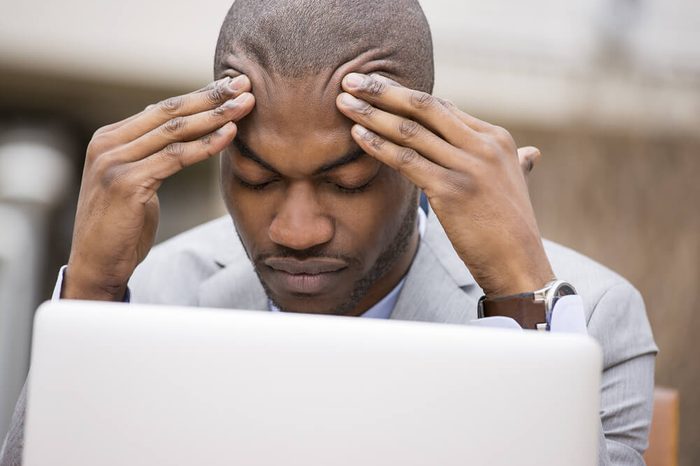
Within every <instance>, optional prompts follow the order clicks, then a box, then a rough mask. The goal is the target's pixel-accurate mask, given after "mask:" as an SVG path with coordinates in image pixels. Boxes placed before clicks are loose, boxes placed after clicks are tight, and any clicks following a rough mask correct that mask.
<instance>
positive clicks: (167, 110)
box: [111, 75, 250, 142]
mask: <svg viewBox="0 0 700 466" xmlns="http://www.w3.org/2000/svg"><path fill="white" fill-rule="evenodd" d="M248 91H250V80H249V79H248V77H246V76H245V75H241V76H238V77H236V78H234V79H230V78H229V79H226V78H225V79H222V80H219V81H217V82H216V83H215V85H214V86H212V87H211V88H210V89H208V90H203V91H200V92H193V93H190V94H184V95H181V96H177V97H171V98H169V99H165V100H163V101H161V102H159V103H157V104H154V105H151V106H149V107H146V109H145V110H144V111H143V112H141V113H140V114H139V115H136V117H135V118H132V119H130V120H129V121H127V122H125V123H124V124H122V125H121V126H119V127H117V128H114V129H113V130H112V131H111V133H112V134H111V137H113V138H114V139H115V140H116V141H121V142H128V141H133V140H134V139H136V138H138V137H140V136H143V135H144V134H146V133H148V132H149V131H152V130H153V129H155V128H157V127H159V126H160V125H162V124H164V123H165V122H167V121H168V120H171V119H173V118H176V117H180V116H187V115H193V114H195V113H200V112H204V111H206V110H211V109H214V108H216V107H218V106H220V105H221V104H223V103H224V102H226V101H227V100H230V99H232V98H235V97H238V96H239V95H241V94H243V93H245V92H248Z"/></svg>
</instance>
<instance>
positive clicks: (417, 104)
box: [411, 91, 435, 109]
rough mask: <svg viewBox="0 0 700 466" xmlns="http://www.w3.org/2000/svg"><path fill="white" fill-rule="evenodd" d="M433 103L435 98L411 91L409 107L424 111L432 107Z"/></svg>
mask: <svg viewBox="0 0 700 466" xmlns="http://www.w3.org/2000/svg"><path fill="white" fill-rule="evenodd" d="M434 103H435V97H433V96H432V95H430V94H428V93H426V92H421V91H413V92H411V105H412V106H413V107H414V108H416V109H424V108H428V107H430V106H432V105H433V104H434Z"/></svg>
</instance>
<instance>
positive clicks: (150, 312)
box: [24, 301, 602, 466]
mask: <svg viewBox="0 0 700 466" xmlns="http://www.w3.org/2000/svg"><path fill="white" fill-rule="evenodd" d="M601 364H602V355H601V350H600V348H599V346H598V345H597V344H596V343H595V342H594V341H593V340H592V339H590V338H589V337H586V336H579V335H557V334H548V333H545V332H534V331H514V330H503V329H485V328H470V327H469V326H459V325H450V324H435V323H418V322H404V321H395V320H390V321H384V320H375V319H360V318H350V317H336V316H316V315H300V314H288V313H272V312H261V311H245V310H223V309H203V308H181V307H173V306H152V305H148V306H147V305H135V304H117V303H97V302H80V301H60V302H48V303H45V304H43V305H42V306H41V307H40V308H39V310H38V313H37V316H36V319H35V330H34V342H33V352H32V366H31V373H30V379H29V391H28V412H27V418H26V431H25V432H26V433H25V435H26V439H25V451H24V454H25V456H24V464H25V466H45V465H47V464H50V465H52V466H117V465H119V466H124V465H129V466H142V465H143V466H155V465H162V466H180V465H182V466H185V465H187V466H192V465H206V466H218V465H221V466H224V465H226V466H236V465H241V466H258V465H259V466H283V465H287V466H302V465H303V466H331V465H332V466H387V465H401V466H414V465H415V466H431V465H439V466H456V465H460V466H463V465H465V464H475V465H491V466H501V465H503V466H505V465H508V466H512V465H523V466H525V465H533V466H535V465H536V466H547V465H552V466H555V465H556V466H561V465H564V464H565V465H569V466H593V465H595V464H597V447H598V441H599V429H600V419H599V414H598V409H599V390H600V373H601Z"/></svg>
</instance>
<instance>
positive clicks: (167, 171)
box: [136, 122, 238, 182]
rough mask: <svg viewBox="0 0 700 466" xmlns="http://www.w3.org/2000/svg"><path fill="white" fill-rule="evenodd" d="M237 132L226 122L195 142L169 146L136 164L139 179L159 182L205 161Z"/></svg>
mask: <svg viewBox="0 0 700 466" xmlns="http://www.w3.org/2000/svg"><path fill="white" fill-rule="evenodd" d="M237 130H238V128H237V127H236V125H235V124H234V123H233V122H228V123H226V124H225V125H223V126H222V127H221V128H219V129H217V130H216V131H214V132H213V133H211V134H208V135H206V136H204V137H202V138H200V139H198V140H196V141H190V142H175V143H172V144H169V145H168V146H166V147H164V148H163V149H162V150H161V151H159V152H157V153H155V154H153V155H152V156H151V157H148V158H147V159H143V160H141V161H139V162H136V164H138V165H139V173H140V177H141V178H143V181H146V182H148V181H152V180H156V181H159V182H160V181H163V180H165V179H166V178H168V177H170V176H172V175H174V174H175V173H177V172H179V171H181V170H183V169H184V168H187V167H189V166H192V165H194V164H196V163H199V162H202V161H204V160H207V159H209V158H210V157H212V156H214V155H216V154H218V153H219V152H221V151H222V150H224V148H226V147H227V146H228V145H229V144H231V141H233V139H234V137H235V136H236V132H237Z"/></svg>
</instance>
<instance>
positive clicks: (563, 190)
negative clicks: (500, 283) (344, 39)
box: [0, 0, 700, 466]
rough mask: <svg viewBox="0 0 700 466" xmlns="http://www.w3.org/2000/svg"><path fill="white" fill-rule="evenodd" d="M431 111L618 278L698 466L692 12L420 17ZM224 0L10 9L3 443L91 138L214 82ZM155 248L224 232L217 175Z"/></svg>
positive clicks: (496, 10)
mask: <svg viewBox="0 0 700 466" xmlns="http://www.w3.org/2000/svg"><path fill="white" fill-rule="evenodd" d="M422 3H423V6H424V8H425V10H426V14H427V16H428V19H429V21H430V23H431V25H432V28H433V34H434V40H435V53H436V62H437V85H436V90H435V92H436V94H438V95H441V96H443V97H446V98H449V99H451V100H452V101H454V102H455V103H457V104H458V105H459V106H460V107H461V108H462V109H464V110H465V111H467V112H469V113H472V114H474V115H476V116H478V117H480V118H482V119H485V120H488V121H491V122H493V123H496V124H499V125H501V126H504V127H506V128H508V129H509V130H511V132H512V133H513V135H514V136H515V137H516V141H517V142H518V143H519V144H520V145H536V146H538V147H540V149H542V151H543V154H544V159H543V160H542V162H541V164H540V165H539V166H538V167H537V168H536V170H535V173H534V175H533V176H532V180H531V184H530V186H531V190H532V196H533V200H534V203H535V208H536V210H537V213H538V219H539V222H540V225H541V228H542V230H543V232H544V234H545V236H547V237H549V238H551V239H553V240H556V241H559V242H561V243H564V244H566V245H568V246H571V247H574V248H576V249H578V250H580V251H582V252H584V253H586V254H588V255H590V256H591V257H593V258H594V259H596V260H598V261H600V262H602V263H603V264H606V265H607V266H609V267H611V268H613V269H614V270H616V271H618V272H620V273H621V274H622V275H624V276H626V277H627V278H628V279H630V281H632V283H633V284H634V285H636V286H637V287H638V288H639V289H640V290H641V292H642V294H643V295H644V297H645V299H646V302H647V306H648V312H649V316H650V320H651V322H652V327H653V328H654V332H655V336H656V339H657V342H658V344H659V346H660V347H661V353H660V355H659V359H658V364H657V383H658V384H661V385H668V386H672V387H675V388H678V389H680V390H681V419H682V426H681V450H682V454H681V464H683V465H686V466H690V465H691V464H700V444H698V442H697V439H698V438H700V395H698V392H697V390H696V387H697V386H698V385H699V384H700V365H698V363H696V362H695V361H694V358H693V357H692V355H693V354H695V355H697V354H700V338H697V334H698V333H700V316H698V312H697V310H698V308H700V293H699V292H698V291H697V288H696V286H697V284H698V283H700V182H698V180H697V178H698V176H700V131H699V129H700V3H698V2H696V1H693V0H569V1H567V2H556V1H547V0H531V1H529V2H518V1H515V0H492V1H490V2H477V1H464V2H451V1H447V0H424V1H423V2H422ZM229 5H230V3H229V0H205V1H204V2H202V1H199V2H165V1H163V0H140V1H136V0H123V1H121V2H112V1H106V0H97V1H92V2H88V1H86V0H64V1H62V2H43V3H41V4H37V3H35V2H17V1H11V0H7V1H6V2H5V3H4V4H3V6H4V8H3V15H2V16H0V436H1V435H3V434H4V432H5V428H6V425H7V422H8V419H9V416H10V410H11V406H12V404H13V403H14V398H15V397H16V394H17V391H18V390H19V388H20V386H21V383H22V380H23V378H24V373H25V372H26V370H27V364H28V363H27V361H28V348H29V338H30V322H31V316H32V313H33V311H34V309H35V308H36V306H37V304H38V303H39V302H40V301H41V300H43V299H46V298H47V297H48V296H49V295H50V291H51V287H52V285H53V281H54V279H55V274H56V272H57V268H58V266H59V265H60V264H62V263H64V262H65V261H66V260H67V254H68V250H69V247H70V233H71V228H72V215H73V209H74V203H75V199H76V197H77V192H78V181H77V180H78V179H79V176H80V170H81V166H82V157H83V154H84V150H85V146H86V144H87V142H88V141H89V139H90V136H91V134H92V133H93V132H94V130H95V129H97V128H98V127H99V126H101V125H104V124H107V123H110V122H114V121H117V120H120V119H122V118H125V117H127V116H129V115H131V114H133V113H136V112H138V111H140V110H141V109H142V108H143V107H145V106H146V105H147V104H149V103H152V102H155V101H157V100H160V99H162V98H165V97H167V96H170V95H175V94H180V93H183V92H187V91H189V90H191V89H194V88H198V87H200V86H202V85H203V84H205V83H206V82H208V81H209V80H210V77H211V68H212V56H213V50H214V44H215V42H216V38H217V35H218V28H219V25H220V23H221V21H222V19H223V17H224V15H225V13H226V11H227V9H228V7H229ZM161 192H162V194H161V201H162V202H161V203H162V215H161V218H162V223H161V227H160V230H159V237H160V238H161V239H163V238H166V237H169V236H172V235H173V234H175V233H177V232H179V231H182V230H184V229H186V228H188V227H191V226H193V225H195V224H197V223H200V222H202V221H204V220H207V219H210V218H213V217H215V216H217V215H221V214H222V213H223V209H222V208H221V202H220V200H219V194H218V187H217V184H216V164H215V163H208V164H203V165H201V166H197V167H193V168H192V169H190V170H187V171H185V172H183V173H181V174H179V175H177V176H176V177H174V178H173V179H172V180H169V181H168V183H166V185H165V186H164V187H163V188H162V191H161Z"/></svg>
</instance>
